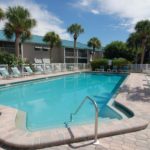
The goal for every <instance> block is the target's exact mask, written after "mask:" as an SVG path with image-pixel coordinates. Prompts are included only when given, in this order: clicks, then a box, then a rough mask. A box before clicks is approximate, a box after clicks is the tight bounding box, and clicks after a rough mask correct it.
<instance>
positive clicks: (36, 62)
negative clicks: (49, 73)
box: [34, 58, 42, 64]
mask: <svg viewBox="0 0 150 150" xmlns="http://www.w3.org/2000/svg"><path fill="white" fill-rule="evenodd" d="M34 62H35V64H42V59H38V58H34Z"/></svg>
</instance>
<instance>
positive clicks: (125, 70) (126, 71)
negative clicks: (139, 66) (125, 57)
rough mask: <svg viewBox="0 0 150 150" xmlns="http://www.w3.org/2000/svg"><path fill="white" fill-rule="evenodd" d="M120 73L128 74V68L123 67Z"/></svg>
mask: <svg viewBox="0 0 150 150" xmlns="http://www.w3.org/2000/svg"><path fill="white" fill-rule="evenodd" d="M120 71H121V72H124V73H128V72H129V66H123V67H122V68H121V70H120Z"/></svg>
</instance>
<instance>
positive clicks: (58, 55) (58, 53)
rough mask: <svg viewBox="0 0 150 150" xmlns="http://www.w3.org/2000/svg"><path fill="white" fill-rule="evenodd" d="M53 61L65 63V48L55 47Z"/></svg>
mask: <svg viewBox="0 0 150 150" xmlns="http://www.w3.org/2000/svg"><path fill="white" fill-rule="evenodd" d="M51 62H52V63H64V48H63V47H55V48H53V51H52V61H51Z"/></svg>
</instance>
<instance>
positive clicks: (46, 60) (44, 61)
mask: <svg viewBox="0 0 150 150" xmlns="http://www.w3.org/2000/svg"><path fill="white" fill-rule="evenodd" d="M42 60H43V63H44V64H50V63H51V62H50V59H48V58H43V59H42Z"/></svg>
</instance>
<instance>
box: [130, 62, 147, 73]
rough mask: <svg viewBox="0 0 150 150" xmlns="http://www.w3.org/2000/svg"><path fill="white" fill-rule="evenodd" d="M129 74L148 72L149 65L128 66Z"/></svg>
mask: <svg viewBox="0 0 150 150" xmlns="http://www.w3.org/2000/svg"><path fill="white" fill-rule="evenodd" d="M129 68H130V72H143V73H145V72H149V71H150V64H130V65H129Z"/></svg>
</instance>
